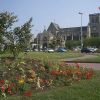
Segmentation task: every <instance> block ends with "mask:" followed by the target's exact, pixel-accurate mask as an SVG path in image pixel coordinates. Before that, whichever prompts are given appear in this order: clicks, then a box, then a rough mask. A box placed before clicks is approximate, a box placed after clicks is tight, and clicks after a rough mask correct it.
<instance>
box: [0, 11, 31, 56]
mask: <svg viewBox="0 0 100 100" xmlns="http://www.w3.org/2000/svg"><path fill="white" fill-rule="evenodd" d="M17 21H18V20H17V16H15V15H14V14H13V13H9V12H2V13H0V42H1V44H5V46H6V49H5V50H9V51H10V52H11V53H12V54H13V56H14V58H16V57H17V55H18V53H19V51H21V50H23V49H24V48H27V47H28V45H29V41H30V39H31V36H32V34H31V27H32V25H31V22H32V18H30V19H29V21H27V22H26V23H25V24H24V25H22V26H20V27H15V28H13V27H14V23H15V22H17Z"/></svg>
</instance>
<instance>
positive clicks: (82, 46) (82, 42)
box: [78, 12, 83, 49]
mask: <svg viewBox="0 0 100 100" xmlns="http://www.w3.org/2000/svg"><path fill="white" fill-rule="evenodd" d="M78 14H80V15H81V49H82V48H83V31H82V15H83V13H81V12H79V13H78Z"/></svg>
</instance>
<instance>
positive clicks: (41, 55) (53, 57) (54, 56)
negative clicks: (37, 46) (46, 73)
mask: <svg viewBox="0 0 100 100" xmlns="http://www.w3.org/2000/svg"><path fill="white" fill-rule="evenodd" d="M81 56H83V54H81V53H68V52H65V53H57V52H55V53H47V52H46V53H45V52H29V53H28V54H27V55H26V54H24V53H21V54H20V55H19V57H20V58H25V57H26V58H37V59H40V60H49V61H59V60H61V59H66V58H75V57H81Z"/></svg>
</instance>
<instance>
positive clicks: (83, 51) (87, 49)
mask: <svg viewBox="0 0 100 100" xmlns="http://www.w3.org/2000/svg"><path fill="white" fill-rule="evenodd" d="M91 52H93V51H92V50H90V49H89V48H82V49H81V53H91Z"/></svg>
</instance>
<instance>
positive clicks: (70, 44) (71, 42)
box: [65, 40, 81, 49]
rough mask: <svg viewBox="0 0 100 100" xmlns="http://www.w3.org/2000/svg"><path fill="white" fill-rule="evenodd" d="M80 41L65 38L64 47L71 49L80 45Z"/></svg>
mask: <svg viewBox="0 0 100 100" xmlns="http://www.w3.org/2000/svg"><path fill="white" fill-rule="evenodd" d="M80 45H81V44H80V41H75V40H67V41H66V43H65V46H66V48H68V49H72V48H73V47H76V46H80Z"/></svg>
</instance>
